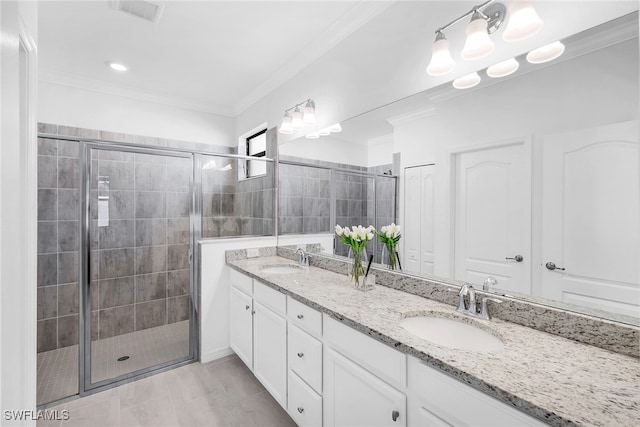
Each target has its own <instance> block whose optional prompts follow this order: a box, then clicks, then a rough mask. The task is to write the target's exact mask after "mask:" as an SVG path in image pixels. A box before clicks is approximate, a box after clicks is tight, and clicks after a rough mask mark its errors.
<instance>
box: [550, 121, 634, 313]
mask: <svg viewBox="0 0 640 427" xmlns="http://www.w3.org/2000/svg"><path fill="white" fill-rule="evenodd" d="M543 161H544V167H545V170H544V177H543V243H542V248H543V249H542V250H543V258H542V259H543V265H541V266H540V268H541V269H542V270H543V273H542V277H543V281H542V285H543V286H542V294H543V296H544V297H547V298H552V299H555V300H559V301H564V302H568V303H575V304H579V305H581V306H588V307H592V308H599V309H604V310H607V311H612V312H616V313H620V314H626V315H632V316H636V317H638V316H640V175H639V173H638V169H639V168H640V143H639V142H638V122H637V121H634V122H626V123H620V124H615V125H609V126H601V127H598V128H594V129H584V130H580V131H575V132H569V133H563V134H555V135H549V136H546V137H545V138H544V145H543ZM549 262H551V263H554V264H555V266H556V267H557V268H556V269H555V270H550V269H549V268H547V267H546V264H547V263H549ZM550 268H553V267H552V266H550ZM562 269H564V270H562Z"/></svg>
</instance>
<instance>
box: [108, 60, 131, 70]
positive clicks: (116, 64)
mask: <svg viewBox="0 0 640 427" xmlns="http://www.w3.org/2000/svg"><path fill="white" fill-rule="evenodd" d="M107 65H108V66H109V68H111V69H112V70H116V71H120V72H124V71H127V70H128V69H129V67H127V66H126V65H124V64H121V63H119V62H113V61H107Z"/></svg>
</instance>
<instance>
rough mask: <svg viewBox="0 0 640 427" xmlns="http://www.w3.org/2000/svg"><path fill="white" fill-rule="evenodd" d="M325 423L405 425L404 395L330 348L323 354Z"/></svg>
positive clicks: (370, 426)
mask: <svg viewBox="0 0 640 427" xmlns="http://www.w3.org/2000/svg"><path fill="white" fill-rule="evenodd" d="M323 400H324V416H323V418H324V420H325V425H326V426H367V427H373V426H406V423H407V417H406V411H405V408H406V397H405V395H404V394H402V393H400V392H399V391H398V390H396V389H395V388H393V387H391V386H390V385H389V384H387V383H386V382H384V381H382V380H381V379H379V378H378V377H376V376H375V375H373V374H371V373H369V372H368V371H366V370H364V369H363V368H361V367H360V366H358V365H356V364H355V363H353V362H352V361H351V360H349V359H347V358H346V357H344V356H342V355H341V354H340V353H338V352H336V351H335V350H333V349H331V348H326V350H325V354H324V395H323Z"/></svg>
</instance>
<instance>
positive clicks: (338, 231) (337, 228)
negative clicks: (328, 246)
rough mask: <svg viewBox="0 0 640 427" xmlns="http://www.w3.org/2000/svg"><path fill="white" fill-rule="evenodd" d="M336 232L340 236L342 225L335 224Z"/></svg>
mask: <svg viewBox="0 0 640 427" xmlns="http://www.w3.org/2000/svg"><path fill="white" fill-rule="evenodd" d="M336 234H337V235H338V236H342V227H340V226H339V225H337V224H336Z"/></svg>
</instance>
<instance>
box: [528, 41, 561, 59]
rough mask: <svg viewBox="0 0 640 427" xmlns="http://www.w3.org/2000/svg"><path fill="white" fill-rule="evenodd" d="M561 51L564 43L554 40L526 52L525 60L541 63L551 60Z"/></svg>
mask: <svg viewBox="0 0 640 427" xmlns="http://www.w3.org/2000/svg"><path fill="white" fill-rule="evenodd" d="M563 53H564V45H563V44H562V43H561V42H560V41H555V42H553V43H549V44H548V45H544V46H542V47H539V48H537V49H534V50H532V51H531V52H529V53H527V61H529V62H530V63H532V64H542V63H544V62H549V61H553V60H554V59H556V58H557V57H559V56H560V55H562V54H563Z"/></svg>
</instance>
